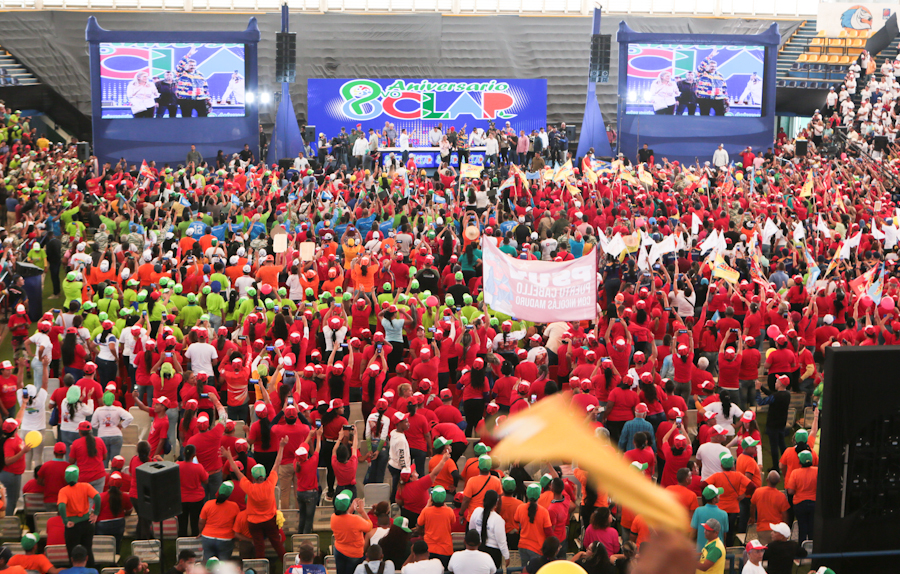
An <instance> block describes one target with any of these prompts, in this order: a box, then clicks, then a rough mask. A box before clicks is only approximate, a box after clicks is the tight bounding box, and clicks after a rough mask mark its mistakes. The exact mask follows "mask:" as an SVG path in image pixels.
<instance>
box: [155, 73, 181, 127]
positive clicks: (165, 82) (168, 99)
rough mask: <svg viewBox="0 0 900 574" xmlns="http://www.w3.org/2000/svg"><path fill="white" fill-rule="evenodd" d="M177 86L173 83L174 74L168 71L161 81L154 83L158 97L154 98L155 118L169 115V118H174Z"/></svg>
mask: <svg viewBox="0 0 900 574" xmlns="http://www.w3.org/2000/svg"><path fill="white" fill-rule="evenodd" d="M177 87H178V86H177V84H176V83H175V74H174V73H173V72H172V71H171V70H169V71H167V72H166V73H165V74H163V77H162V79H160V80H157V82H156V91H157V92H159V96H157V98H156V117H157V118H162V117H165V116H166V112H168V113H169V117H170V118H174V117H175V115H176V114H177V112H178V94H177V93H176V91H177Z"/></svg>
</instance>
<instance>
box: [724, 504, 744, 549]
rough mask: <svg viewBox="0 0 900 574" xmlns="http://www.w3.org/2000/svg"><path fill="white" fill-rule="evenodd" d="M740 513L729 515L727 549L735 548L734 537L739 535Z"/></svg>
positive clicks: (730, 513)
mask: <svg viewBox="0 0 900 574" xmlns="http://www.w3.org/2000/svg"><path fill="white" fill-rule="evenodd" d="M740 518H741V513H740V512H729V513H728V532H726V533H725V547H726V548H727V547H729V546H734V535H735V534H737V529H738V522H739V521H740Z"/></svg>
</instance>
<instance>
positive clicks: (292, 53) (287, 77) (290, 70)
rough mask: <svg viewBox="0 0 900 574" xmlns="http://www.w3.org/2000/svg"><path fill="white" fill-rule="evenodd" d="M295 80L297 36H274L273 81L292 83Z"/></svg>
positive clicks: (285, 33)
mask: <svg viewBox="0 0 900 574" xmlns="http://www.w3.org/2000/svg"><path fill="white" fill-rule="evenodd" d="M296 79H297V34H295V33H293V32H278V33H277V34H275V81H276V82H278V83H282V82H288V83H293V82H294V80H296Z"/></svg>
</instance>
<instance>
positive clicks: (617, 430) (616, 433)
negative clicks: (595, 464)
mask: <svg viewBox="0 0 900 574" xmlns="http://www.w3.org/2000/svg"><path fill="white" fill-rule="evenodd" d="M626 422H628V421H606V422H605V423H603V424H605V425H606V428H607V430H609V439H610V440H611V441H612V443H613V444H618V442H619V437H620V436H621V435H622V429H623V428H624V427H625V423H626Z"/></svg>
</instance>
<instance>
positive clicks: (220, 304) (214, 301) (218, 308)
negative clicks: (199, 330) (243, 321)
mask: <svg viewBox="0 0 900 574" xmlns="http://www.w3.org/2000/svg"><path fill="white" fill-rule="evenodd" d="M226 306H227V303H226V302H225V299H224V298H223V297H222V296H221V295H219V294H218V293H210V294H209V295H207V296H206V310H207V311H209V314H210V315H218V316H221V315H222V310H223V309H225V307H226Z"/></svg>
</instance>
